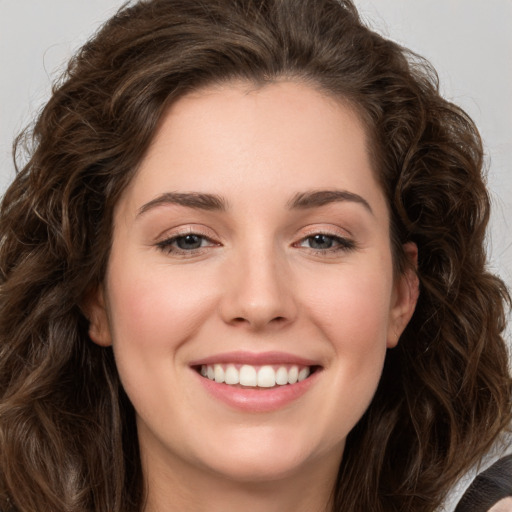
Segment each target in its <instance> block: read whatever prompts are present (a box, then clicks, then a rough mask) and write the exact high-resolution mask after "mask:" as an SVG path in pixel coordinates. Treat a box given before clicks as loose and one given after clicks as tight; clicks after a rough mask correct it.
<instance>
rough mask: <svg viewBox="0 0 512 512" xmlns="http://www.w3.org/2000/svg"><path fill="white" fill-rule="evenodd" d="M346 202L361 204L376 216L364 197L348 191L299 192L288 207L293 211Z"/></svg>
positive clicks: (289, 202)
mask: <svg viewBox="0 0 512 512" xmlns="http://www.w3.org/2000/svg"><path fill="white" fill-rule="evenodd" d="M344 201H348V202H351V203H357V204H360V205H362V206H364V208H365V209H366V210H368V211H369V212H370V213H371V214H372V215H374V213H373V210H372V207H371V206H370V203H368V201H367V200H366V199H364V197H361V196H360V195H358V194H354V193H353V192H349V191H348V190H316V191H312V192H299V193H298V194H295V196H293V197H292V199H291V200H290V201H288V207H289V208H290V209H291V210H295V209H299V210H303V209H308V208H317V207H319V206H325V205H327V204H330V203H337V202H344Z"/></svg>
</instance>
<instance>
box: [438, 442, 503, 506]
mask: <svg viewBox="0 0 512 512" xmlns="http://www.w3.org/2000/svg"><path fill="white" fill-rule="evenodd" d="M511 497H512V433H508V434H506V435H504V436H503V437H502V438H501V439H500V441H499V443H497V444H496V445H495V446H494V447H493V449H492V450H491V452H489V454H488V455H487V456H486V457H485V458H484V459H483V460H482V461H481V462H480V464H478V465H477V466H475V467H473V468H472V469H471V470H470V471H469V472H468V473H467V474H466V475H465V476H464V477H463V478H462V479H461V480H460V481H459V482H458V483H457V485H456V486H455V487H454V488H453V489H452V492H451V493H450V494H449V495H448V497H447V499H446V502H445V504H444V506H443V507H442V508H441V509H440V510H439V512H495V511H496V512H498V511H499V512H502V511H503V512H505V510H506V512H512V508H503V507H501V508H498V507H497V508H495V509H492V511H491V510H490V509H491V508H492V507H493V506H494V505H495V504H497V503H498V502H500V501H501V500H504V499H506V498H511Z"/></svg>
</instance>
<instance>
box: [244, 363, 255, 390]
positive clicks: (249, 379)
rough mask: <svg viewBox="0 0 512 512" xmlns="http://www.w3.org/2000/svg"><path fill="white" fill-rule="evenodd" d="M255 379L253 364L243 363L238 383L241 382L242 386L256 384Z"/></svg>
mask: <svg viewBox="0 0 512 512" xmlns="http://www.w3.org/2000/svg"><path fill="white" fill-rule="evenodd" d="M257 380H258V375H257V374H256V368H254V366H249V365H248V364H244V365H243V366H242V368H240V384H242V386H256V384H257Z"/></svg>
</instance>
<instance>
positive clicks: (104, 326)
mask: <svg viewBox="0 0 512 512" xmlns="http://www.w3.org/2000/svg"><path fill="white" fill-rule="evenodd" d="M82 310H83V312H84V314H85V316H86V318H87V319H88V320H89V337H90V338H91V340H92V341H93V342H94V343H96V344H97V345H100V346H102V347H109V346H110V345H112V337H111V334H110V325H109V321H108V315H107V308H106V305H105V296H104V291H103V286H99V287H98V288H96V289H95V290H93V291H91V292H90V293H89V294H88V295H87V297H86V299H85V301H84V303H83V306H82Z"/></svg>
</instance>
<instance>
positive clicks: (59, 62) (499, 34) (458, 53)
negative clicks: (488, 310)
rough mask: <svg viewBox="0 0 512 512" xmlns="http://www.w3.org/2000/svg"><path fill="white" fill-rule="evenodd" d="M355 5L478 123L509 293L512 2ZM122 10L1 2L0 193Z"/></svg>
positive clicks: (66, 2)
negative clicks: (48, 108) (57, 89)
mask: <svg viewBox="0 0 512 512" xmlns="http://www.w3.org/2000/svg"><path fill="white" fill-rule="evenodd" d="M355 1H356V4H357V5H358V7H359V9H360V12H361V14H362V16H363V18H364V19H365V20H367V21H368V22H369V23H370V24H371V25H372V26H373V27H374V28H375V29H376V30H378V31H379V32H380V33H382V34H384V35H385V36H387V37H390V38H392V39H394V40H396V41H398V42H399V43H401V44H403V45H405V46H407V47H409V48H411V49H412V50H414V51H415V52H417V53H419V54H420V55H423V56H425V57H426V58H428V59H429V60H430V61H431V62H432V63H433V64H434V66H435V67H436V69H437V71H438V73H439V76H440V79H441V87H442V91H443V94H444V95H445V96H446V97H447V98H448V99H450V100H452V101H454V102H455V103H458V104H459V105H461V106H462V107H463V108H464V109H465V110H466V111H467V112H468V113H469V114H470V115H471V117H473V119H474V120H475V121H476V124H477V126H478V127H479V129H480V131H481V134H482V137H483V139H484V143H485V148H486V153H487V165H488V168H489V187H490V190H491V196H492V203H493V213H492V219H491V229H490V233H489V241H488V244H489V255H490V261H489V266H490V268H491V269H492V270H493V271H494V272H497V273H498V274H499V275H500V276H501V277H502V278H503V279H505V281H506V282H507V283H508V284H509V286H512V220H509V219H512V171H511V165H512V57H511V55H512V30H511V29H510V27H511V25H512V0H355ZM123 3H124V2H122V1H120V0H0V193H2V192H3V191H4V190H5V188H6V187H7V185H8V183H9V182H10V181H11V180H12V178H13V176H14V167H13V164H12V160H11V145H12V140H13V138H14V136H15V135H16V134H17V133H18V132H19V131H20V130H21V129H22V128H23V127H24V126H25V125H26V124H28V123H29V122H30V121H31V120H32V119H33V117H34V115H35V113H36V112H37V111H38V109H39V108H40V107H41V105H42V104H43V103H44V102H45V100H47V98H48V96H49V92H50V84H51V82H52V80H54V79H55V78H57V77H58V76H59V74H60V72H61V71H62V70H63V69H64V66H65V63H66V62H67V60H68V59H69V57H70V56H71V55H72V54H73V52H74V51H75V50H76V49H77V48H79V47H80V46H81V45H82V44H83V43H84V42H85V41H86V40H87V39H88V38H89V37H90V36H91V35H92V34H93V33H94V32H95V31H96V30H97V29H98V28H99V26H100V25H101V24H102V22H104V21H105V20H106V19H107V18H108V17H109V16H110V15H111V14H113V13H114V12H115V11H116V10H117V8H119V7H120V6H121V5H122V4H123ZM509 333H510V330H509ZM509 337H510V334H509Z"/></svg>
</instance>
